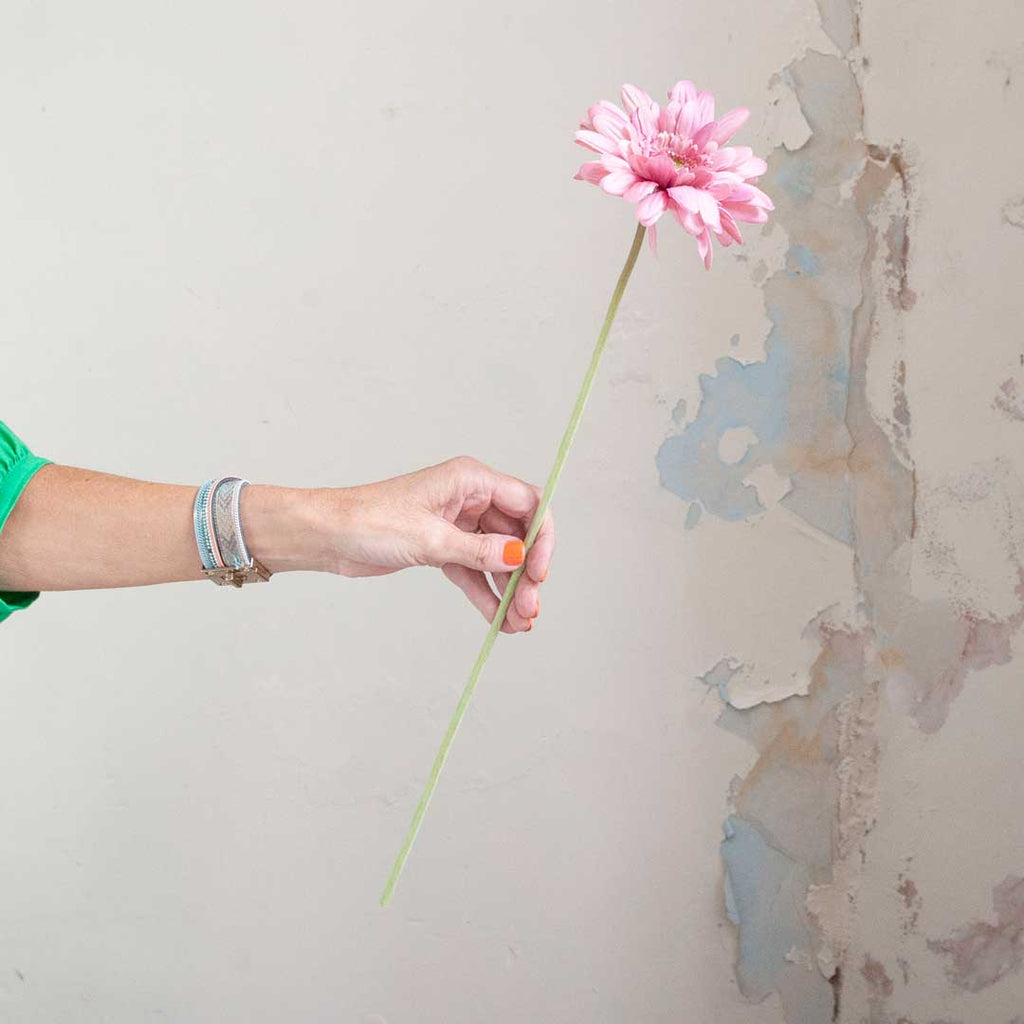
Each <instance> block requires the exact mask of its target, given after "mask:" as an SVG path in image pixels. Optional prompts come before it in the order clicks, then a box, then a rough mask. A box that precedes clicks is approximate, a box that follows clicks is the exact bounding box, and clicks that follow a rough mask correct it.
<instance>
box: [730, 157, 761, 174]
mask: <svg viewBox="0 0 1024 1024" xmlns="http://www.w3.org/2000/svg"><path fill="white" fill-rule="evenodd" d="M730 170H732V171H734V172H735V173H736V174H739V175H741V176H742V177H744V178H760V177H761V175H762V174H764V172H765V171H767V170H768V165H767V164H766V163H765V162H764V161H763V160H762V159H761V158H760V157H759V156H752V157H751V158H750V159H749V160H744V161H743V163H741V164H738V165H737V166H735V167H732V168H730Z"/></svg>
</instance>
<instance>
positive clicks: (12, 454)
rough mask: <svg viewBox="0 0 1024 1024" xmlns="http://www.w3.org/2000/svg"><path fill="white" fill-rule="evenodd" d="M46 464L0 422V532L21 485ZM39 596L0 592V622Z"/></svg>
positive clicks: (21, 487)
mask: <svg viewBox="0 0 1024 1024" xmlns="http://www.w3.org/2000/svg"><path fill="white" fill-rule="evenodd" d="M49 461H50V460H49V459H41V458H39V456H38V455H33V454H32V453H31V452H30V451H29V450H28V448H26V447H25V444H24V442H23V441H22V440H21V439H20V438H18V437H17V436H16V435H15V434H14V433H13V432H12V431H11V429H10V428H9V427H8V426H7V424H6V423H4V422H3V421H2V420H0V532H2V531H3V528H4V524H5V523H6V522H7V517H8V516H9V515H10V514H11V509H12V508H14V504H15V502H16V501H17V500H18V498H19V497H21V492H22V491H23V490H24V489H25V484H27V483H28V482H29V480H31V479H32V476H33V474H34V473H35V472H36V470H37V469H40V468H41V467H42V466H45V465H46V464H47V463H48V462H49ZM38 596H39V594H38V592H36V591H22V592H20V593H19V592H9V591H3V590H0V622H3V620H4V619H6V618H7V616H8V615H10V614H11V612H15V611H17V610H18V609H19V608H27V607H28V606H29V605H30V604H31V603H32V602H33V601H34V600H35V599H36V598H37V597H38Z"/></svg>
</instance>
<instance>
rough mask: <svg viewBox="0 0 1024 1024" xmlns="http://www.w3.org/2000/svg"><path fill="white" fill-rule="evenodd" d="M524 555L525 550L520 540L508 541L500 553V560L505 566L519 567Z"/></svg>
mask: <svg viewBox="0 0 1024 1024" xmlns="http://www.w3.org/2000/svg"><path fill="white" fill-rule="evenodd" d="M525 553H526V549H525V548H524V547H523V542H522V541H521V540H510V541H507V542H506V543H505V550H504V551H503V552H502V554H501V558H502V561H504V563H505V564H506V565H519V564H520V563H521V562H522V560H523V556H524V554H525Z"/></svg>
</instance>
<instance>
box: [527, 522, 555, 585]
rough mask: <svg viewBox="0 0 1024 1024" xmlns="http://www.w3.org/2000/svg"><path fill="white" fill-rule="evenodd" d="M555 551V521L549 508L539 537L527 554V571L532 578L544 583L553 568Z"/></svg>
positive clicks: (538, 534) (541, 525)
mask: <svg viewBox="0 0 1024 1024" xmlns="http://www.w3.org/2000/svg"><path fill="white" fill-rule="evenodd" d="M554 553H555V521H554V518H553V517H552V515H551V510H550V509H548V510H547V512H545V513H544V519H543V521H542V522H541V524H540V530H539V531H538V533H537V537H536V539H535V540H534V542H533V543H532V544H531V545H530V550H529V552H528V553H527V556H526V573H525V574H524V575H526V576H528V577H529V578H530V579H532V580H535V581H536V582H537V583H543V582H544V581H545V580H546V579H547V578H548V570H549V569H550V568H551V556H552V555H553V554H554Z"/></svg>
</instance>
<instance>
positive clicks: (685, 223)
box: [669, 202, 704, 237]
mask: <svg viewBox="0 0 1024 1024" xmlns="http://www.w3.org/2000/svg"><path fill="white" fill-rule="evenodd" d="M669 209H670V210H671V211H672V216H673V217H675V219H676V220H677V221H679V226H680V227H681V228H682V229H683V230H684V231H685V232H686V233H687V234H688V235H693V236H694V237H696V236H697V235H699V234H700V233H701V231H703V230H704V225H703V224H702V223H701V222H700V221H699V220H698V219H697V215H696V214H695V213H691V212H690V211H689V210H684V209H683V208H682V207H681V206H679V205H678V204H676V203H672V202H670V203H669Z"/></svg>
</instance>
